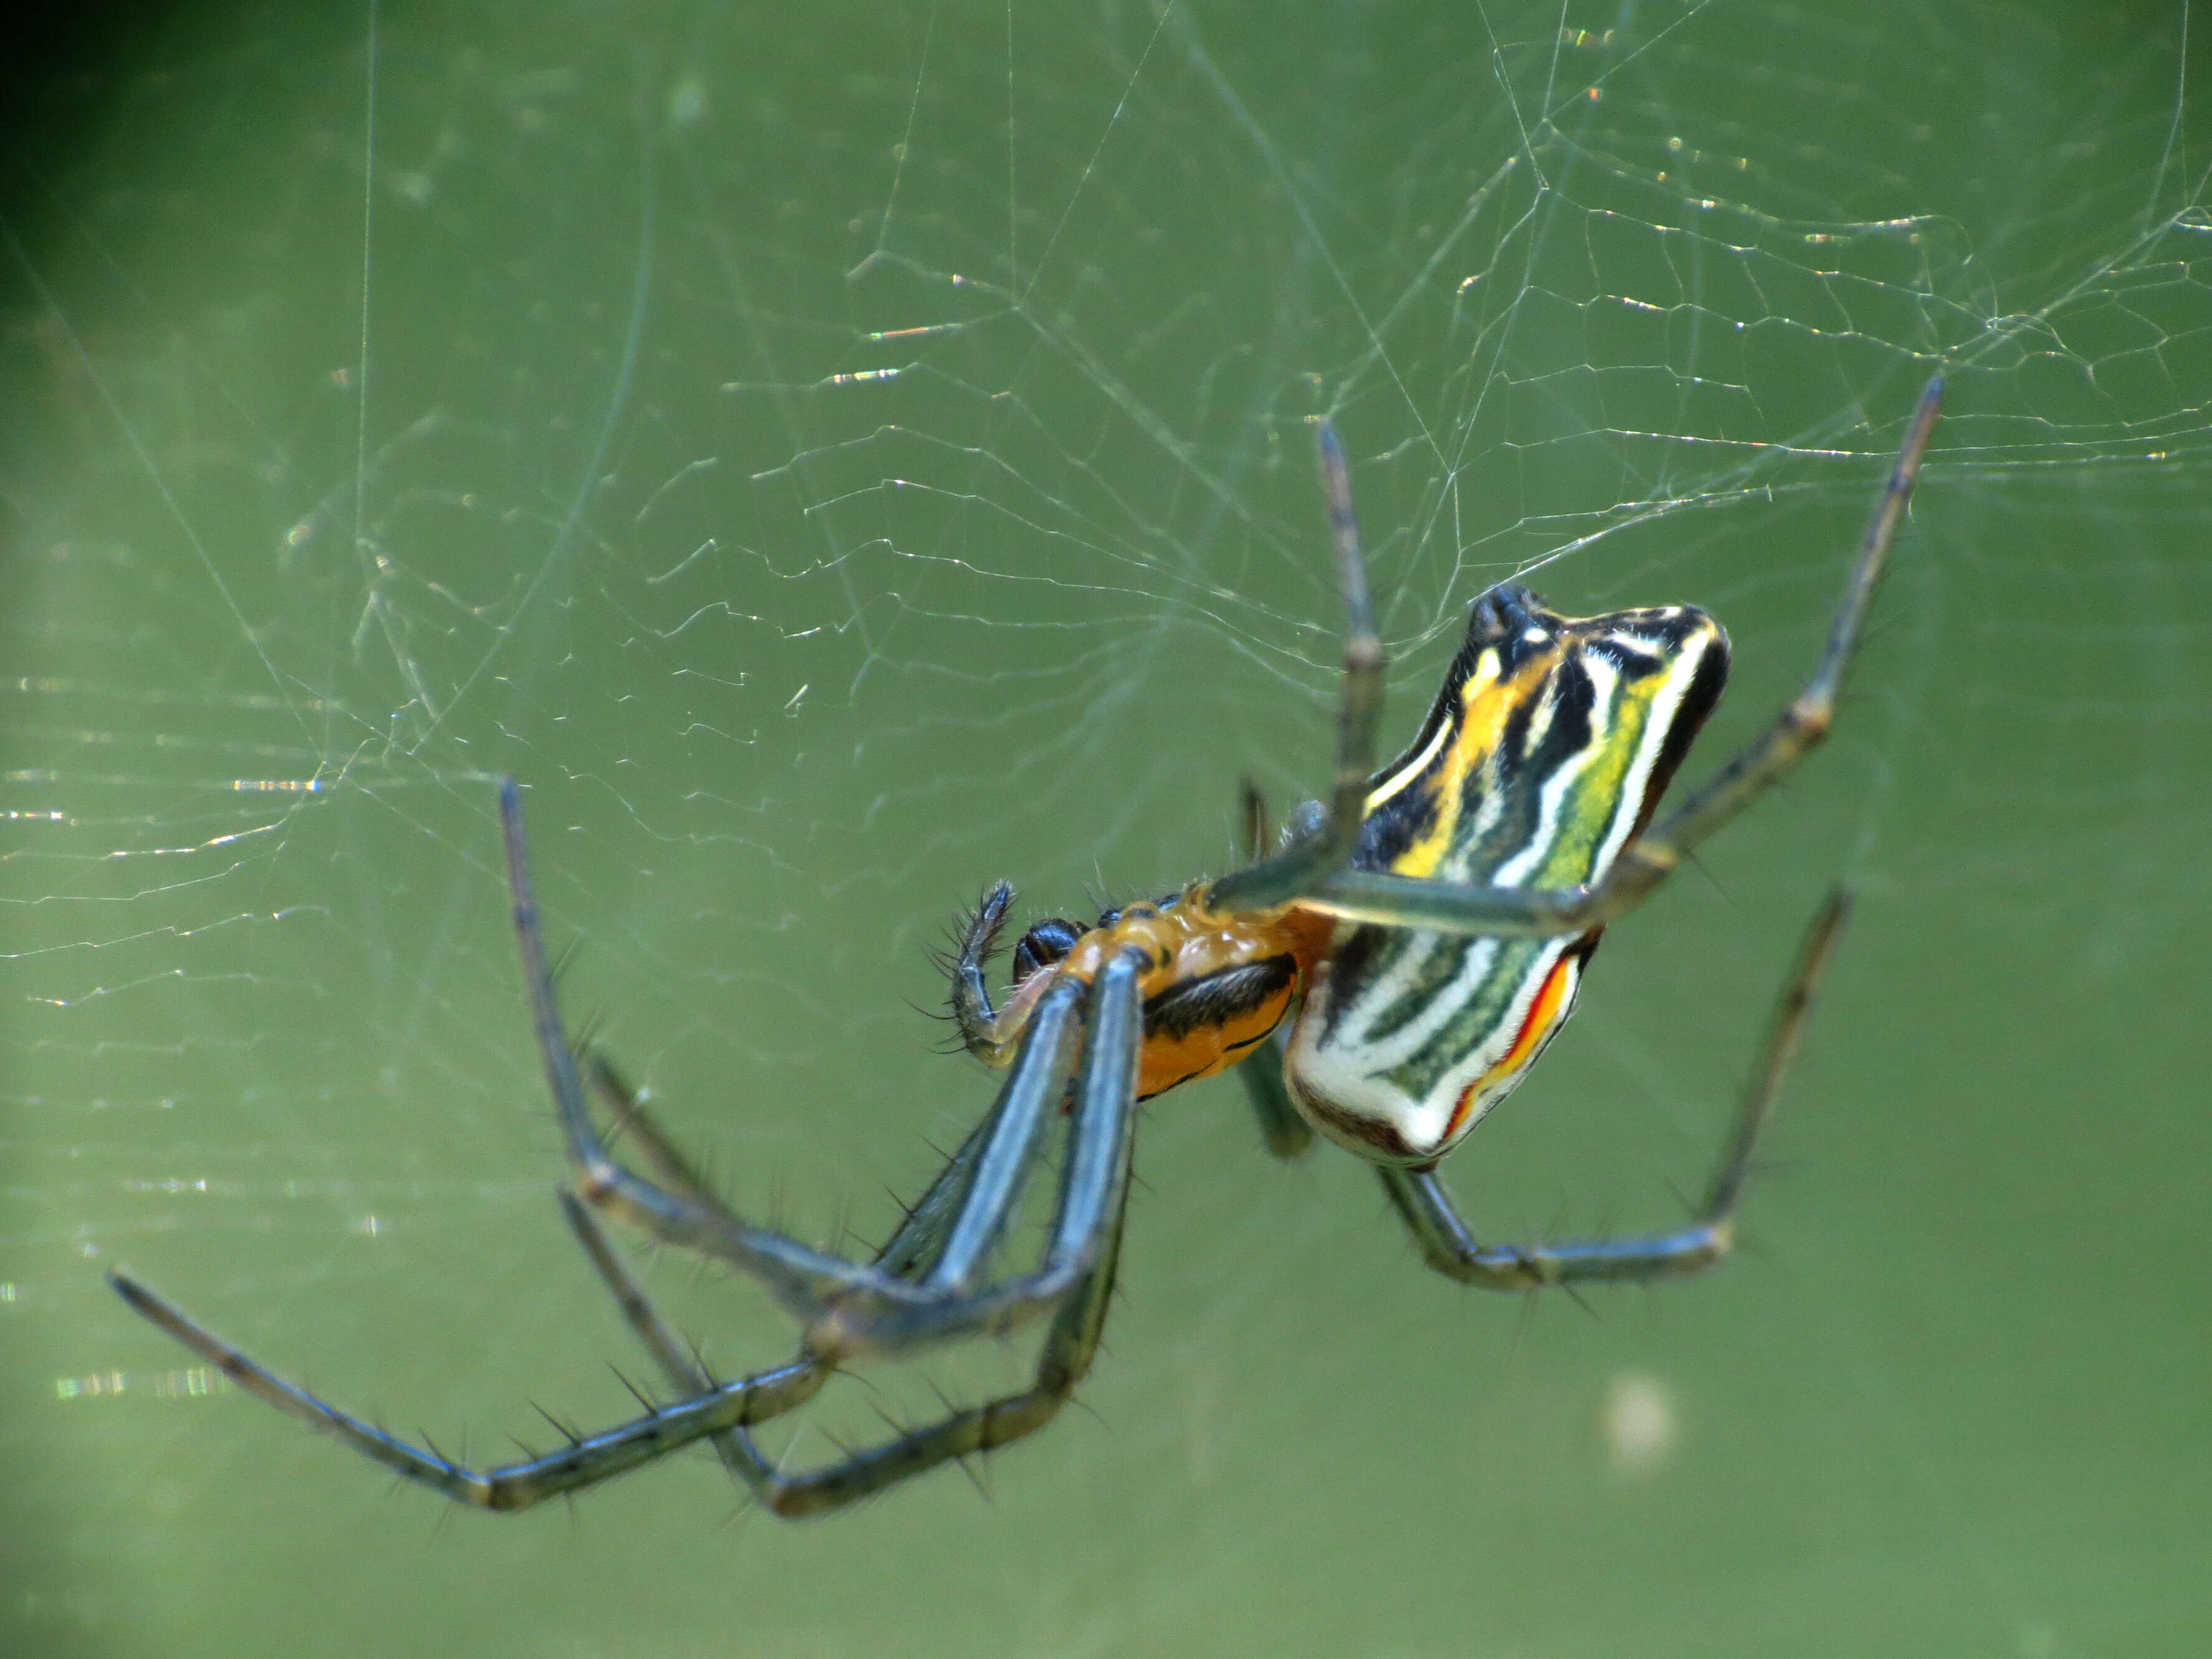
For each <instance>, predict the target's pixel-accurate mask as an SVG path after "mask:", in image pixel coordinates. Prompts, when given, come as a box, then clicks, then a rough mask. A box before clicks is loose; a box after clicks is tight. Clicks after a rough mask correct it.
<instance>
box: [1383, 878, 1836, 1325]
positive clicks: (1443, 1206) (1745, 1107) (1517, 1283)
mask: <svg viewBox="0 0 2212 1659" xmlns="http://www.w3.org/2000/svg"><path fill="white" fill-rule="evenodd" d="M1849 919H1850V895H1849V894H1848V893H1847V892H1845V891H1844V890H1843V889H1842V888H1840V887H1839V888H1838V889H1836V890H1834V891H1833V892H1832V893H1830V894H1829V895H1828V898H1827V901H1826V903H1824V904H1823V905H1822V906H1821V907H1820V911H1819V913H1818V914H1817V915H1814V918H1813V922H1812V925H1811V927H1808V929H1807V930H1806V933H1805V940H1804V943H1803V944H1802V945H1800V946H1799V947H1798V951H1797V961H1796V966H1795V968H1794V969H1792V970H1791V972H1790V978H1789V980H1788V981H1787V982H1786V984H1785V985H1784V987H1783V992H1782V995H1781V997H1780V999H1779V1000H1778V1002H1777V1003H1776V1005H1775V1009H1774V1013H1773V1016H1772V1018H1771V1020H1770V1021H1769V1023H1768V1025H1767V1030H1766V1036H1765V1042H1763V1043H1762V1044H1761V1046H1760V1049H1759V1063H1758V1065H1757V1066H1754V1067H1753V1072H1752V1075H1751V1079H1750V1081H1749V1082H1748V1083H1747V1085H1745V1087H1744V1091H1743V1098H1742V1100H1741V1103H1739V1105H1738V1107H1737V1109H1736V1115H1735V1126H1734V1127H1733V1128H1732V1129H1731V1131H1730V1133H1729V1140H1728V1145H1727V1146H1726V1147H1725V1148H1724V1149H1723V1152H1722V1155H1721V1161H1720V1165H1719V1167H1718V1168H1717V1170H1715V1171H1714V1172H1713V1178H1712V1184H1711V1186H1710V1187H1709V1188H1707V1189H1706V1192H1705V1201H1704V1202H1703V1203H1702V1204H1700V1205H1699V1206H1698V1211H1697V1213H1696V1214H1695V1216H1694V1217H1692V1220H1691V1223H1690V1225H1688V1226H1686V1227H1683V1228H1680V1229H1678V1230H1676V1231H1673V1232H1668V1233H1660V1234H1655V1235H1650V1236H1646V1237H1632V1238H1602V1239H1587V1240H1581V1241H1573V1242H1569V1243H1559V1244H1480V1243H1476V1242H1475V1239H1474V1235H1473V1234H1471V1233H1470V1232H1469V1231H1468V1228H1467V1224H1466V1223H1465V1222H1463V1221H1462V1220H1461V1219H1460V1217H1459V1213H1458V1212H1457V1211H1455V1209H1454V1208H1453V1207H1452V1201H1451V1197H1450V1195H1449V1194H1448V1193H1446V1192H1445V1190H1444V1188H1443V1183H1442V1182H1439V1181H1438V1180H1437V1176H1436V1174H1435V1171H1434V1170H1407V1169H1395V1168H1385V1169H1381V1170H1377V1173H1378V1174H1379V1175H1380V1176H1382V1177H1383V1190H1384V1191H1385V1192H1387V1193H1388V1194H1389V1195H1390V1202H1391V1203H1392V1205H1393V1206H1395V1207H1396V1209H1397V1212H1398V1214H1399V1216H1400V1218H1401V1219H1402V1220H1403V1221H1404V1222H1405V1224H1406V1228H1407V1231H1409V1232H1410V1233H1412V1234H1413V1242H1414V1243H1416V1244H1418V1245H1419V1247H1420V1250H1421V1255H1422V1259H1423V1260H1425V1261H1426V1262H1427V1263H1428V1264H1429V1266H1430V1267H1433V1268H1435V1269H1436V1270H1437V1272H1438V1273H1443V1274H1445V1275H1447V1276H1448V1277H1449V1278H1452V1279H1462V1280H1464V1281H1466V1282H1467V1283H1468V1284H1471V1285H1481V1286H1483V1287H1484V1288H1485V1289H1487V1290H1498V1291H1529V1290H1537V1289H1541V1287H1542V1286H1544V1285H1571V1284H1576V1283H1578V1282H1587V1281H1590V1280H1605V1279H1615V1280H1618V1279H1667V1278H1674V1277H1677V1276H1679V1275H1681V1274H1685V1273H1699V1272H1701V1271H1703V1270H1704V1269H1705V1268H1707V1267H1711V1266H1712V1265H1713V1264H1714V1263H1715V1262H1717V1261H1720V1260H1721V1259H1722V1258H1723V1256H1725V1255H1728V1253H1729V1250H1730V1249H1733V1248H1734V1247H1735V1212H1736V1204H1737V1200H1739V1199H1741V1197H1742V1195H1743V1187H1744V1181H1745V1178H1746V1176H1747V1175H1748V1173H1749V1171H1750V1168H1751V1155H1752V1149H1753V1146H1756V1145H1757V1144H1758V1140H1759V1131H1760V1129H1762V1128H1763V1127H1765V1123H1766V1121H1767V1119H1768V1117H1769V1116H1771V1115H1772V1112H1773V1109H1774V1102H1775V1097H1777V1096H1778V1094H1779V1093H1780V1092H1781V1090H1782V1081H1783V1079H1784V1077H1786V1076H1787V1075H1788V1074H1789V1071H1790V1061H1791V1060H1793V1059H1794V1058H1795V1057H1796V1052H1797V1043H1798V1039H1799V1038H1800V1037H1801V1036H1803V1034H1804V1030H1805V1022H1806V1020H1807V1018H1808V1017H1809V1016H1810V1015H1811V1013H1812V1011H1813V1000H1814V996H1815V995H1816V994H1817V993H1818V992H1819V990H1820V979H1821V975H1824V974H1825V973H1826V971H1827V967H1828V962H1829V959H1830V958H1831V957H1832V956H1833V955H1834V954H1835V949H1836V945H1837V942H1838V940H1839V939H1841V937H1842V935H1843V930H1844V922H1845V921H1848V920H1849Z"/></svg>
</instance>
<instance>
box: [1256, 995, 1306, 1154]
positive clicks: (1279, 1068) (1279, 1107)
mask: <svg viewBox="0 0 2212 1659" xmlns="http://www.w3.org/2000/svg"><path fill="white" fill-rule="evenodd" d="M1290 1029H1291V1026H1290V1022H1289V1021H1288V1020H1285V1021H1284V1022H1283V1023H1282V1024H1280V1025H1279V1026H1277V1027H1276V1028H1275V1031H1274V1035H1273V1036H1271V1037H1269V1038H1268V1039H1267V1042H1263V1043H1261V1045H1260V1046H1259V1048H1256V1049H1255V1050H1254V1051H1253V1054H1252V1057H1251V1058H1250V1059H1249V1060H1243V1061H1240V1062H1239V1063H1238V1065H1237V1080H1238V1081H1239V1082H1240V1083H1242V1084H1243V1085H1244V1096H1245V1098H1246V1099H1248V1100H1249V1101H1250V1102H1251V1103H1252V1115H1253V1116H1255V1117H1256V1118H1257V1119H1259V1120H1260V1137H1261V1139H1263V1140H1265V1141H1266V1142H1267V1150H1268V1151H1269V1152H1273V1154H1274V1155H1275V1156H1276V1157H1277V1158H1303V1157H1304V1156H1305V1154H1306V1153H1307V1152H1309V1151H1310V1150H1311V1149H1312V1146H1313V1143H1314V1132H1313V1126H1312V1125H1310V1124H1309V1123H1308V1122H1307V1121H1305V1119H1304V1117H1303V1116H1302V1115H1300V1114H1299V1112H1298V1109H1297V1106H1296V1105H1294V1104H1293V1103H1291V1091H1290V1090H1289V1089H1288V1088H1286V1087H1285V1085H1284V1083H1283V1049H1284V1047H1285V1044H1286V1042H1288V1040H1289V1036H1288V1034H1289V1031H1290Z"/></svg>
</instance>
